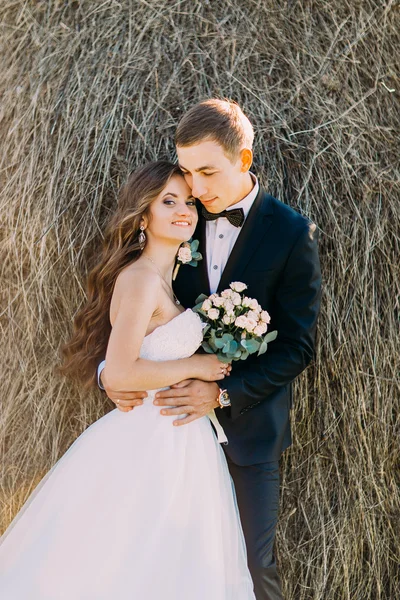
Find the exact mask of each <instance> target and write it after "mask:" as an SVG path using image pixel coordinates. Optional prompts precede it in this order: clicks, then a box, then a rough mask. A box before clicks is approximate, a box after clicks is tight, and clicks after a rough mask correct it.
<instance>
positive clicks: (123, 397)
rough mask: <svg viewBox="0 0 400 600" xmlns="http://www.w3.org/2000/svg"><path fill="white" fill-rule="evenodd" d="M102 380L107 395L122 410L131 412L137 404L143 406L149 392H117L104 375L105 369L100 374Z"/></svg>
mask: <svg viewBox="0 0 400 600" xmlns="http://www.w3.org/2000/svg"><path fill="white" fill-rule="evenodd" d="M100 381H101V384H102V386H103V387H104V390H105V392H106V394H107V396H108V397H109V398H110V400H111V401H112V402H114V404H115V406H116V407H117V408H118V410H120V411H121V412H129V411H131V410H133V409H134V408H135V406H141V405H142V404H143V398H146V396H147V392H116V391H114V390H112V389H111V388H110V387H109V385H108V382H107V380H106V378H105V377H104V371H102V373H101V375H100Z"/></svg>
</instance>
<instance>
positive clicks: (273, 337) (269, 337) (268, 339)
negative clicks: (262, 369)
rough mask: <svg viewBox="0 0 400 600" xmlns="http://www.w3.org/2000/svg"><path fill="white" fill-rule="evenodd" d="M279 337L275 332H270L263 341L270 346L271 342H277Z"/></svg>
mask: <svg viewBox="0 0 400 600" xmlns="http://www.w3.org/2000/svg"><path fill="white" fill-rule="evenodd" d="M277 335H278V332H277V331H276V330H275V331H270V333H267V335H265V336H264V338H263V341H264V342H267V344H269V342H273V341H274V340H276V338H277Z"/></svg>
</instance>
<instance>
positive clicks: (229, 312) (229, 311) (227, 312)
mask: <svg viewBox="0 0 400 600" xmlns="http://www.w3.org/2000/svg"><path fill="white" fill-rule="evenodd" d="M226 314H227V315H228V317H236V315H235V311H234V310H227V311H226ZM233 320H235V319H233Z"/></svg>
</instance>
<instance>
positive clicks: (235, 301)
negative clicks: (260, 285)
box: [231, 292, 242, 306]
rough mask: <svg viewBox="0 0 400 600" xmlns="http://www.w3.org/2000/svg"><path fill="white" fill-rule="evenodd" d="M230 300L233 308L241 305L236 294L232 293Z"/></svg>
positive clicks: (240, 300) (238, 295)
mask: <svg viewBox="0 0 400 600" xmlns="http://www.w3.org/2000/svg"><path fill="white" fill-rule="evenodd" d="M231 300H232V302H233V304H234V305H235V306H239V304H241V303H242V299H241V297H240V294H238V293H237V292H233V294H232V298H231Z"/></svg>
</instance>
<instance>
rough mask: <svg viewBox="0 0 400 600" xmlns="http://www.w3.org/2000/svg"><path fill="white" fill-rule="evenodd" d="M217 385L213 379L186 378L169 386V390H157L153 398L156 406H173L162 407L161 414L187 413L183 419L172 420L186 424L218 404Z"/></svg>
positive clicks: (175, 422) (176, 423) (177, 423)
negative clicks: (209, 380)
mask: <svg viewBox="0 0 400 600" xmlns="http://www.w3.org/2000/svg"><path fill="white" fill-rule="evenodd" d="M219 391H220V389H219V386H218V385H217V383H215V381H211V382H208V381H200V380H199V379H186V380H185V381H181V382H180V383H176V384H175V385H173V386H171V388H170V389H169V390H163V391H162V392H157V393H156V395H155V399H154V404H155V405H156V406H173V407H174V408H163V409H162V410H161V414H162V415H165V416H168V415H169V416H171V415H187V417H185V418H184V419H178V420H177V421H174V422H173V424H174V425H177V426H179V425H186V424H187V423H191V422H192V421H195V420H196V419H199V418H200V417H204V416H205V415H206V414H207V413H209V412H210V411H211V410H213V409H214V408H217V407H218V406H219V404H218V401H217V397H218V395H219Z"/></svg>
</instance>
